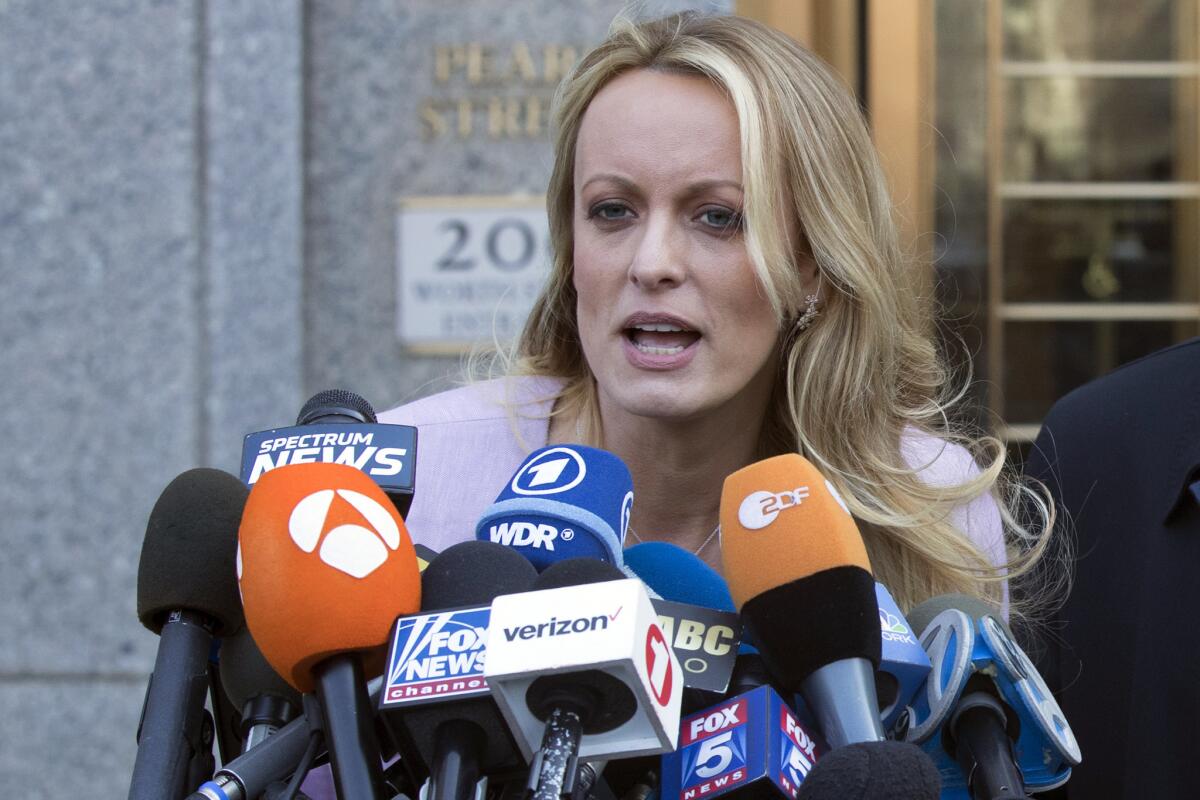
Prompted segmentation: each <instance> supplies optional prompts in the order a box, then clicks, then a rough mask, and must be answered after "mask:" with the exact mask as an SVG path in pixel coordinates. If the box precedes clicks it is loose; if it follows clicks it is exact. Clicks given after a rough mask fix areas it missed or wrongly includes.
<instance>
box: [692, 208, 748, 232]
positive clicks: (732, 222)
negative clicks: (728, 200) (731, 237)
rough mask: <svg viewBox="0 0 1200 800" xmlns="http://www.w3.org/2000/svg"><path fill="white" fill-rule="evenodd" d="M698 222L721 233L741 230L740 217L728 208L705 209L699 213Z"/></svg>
mask: <svg viewBox="0 0 1200 800" xmlns="http://www.w3.org/2000/svg"><path fill="white" fill-rule="evenodd" d="M700 221H701V222H703V223H704V224H705V225H707V226H709V227H710V228H717V229H719V230H721V231H722V232H726V231H728V232H733V231H739V230H741V229H742V215H741V214H740V213H738V212H737V211H733V210H731V209H728V208H706V209H705V210H704V211H702V212H701V213H700Z"/></svg>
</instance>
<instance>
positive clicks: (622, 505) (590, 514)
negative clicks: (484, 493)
mask: <svg viewBox="0 0 1200 800" xmlns="http://www.w3.org/2000/svg"><path fill="white" fill-rule="evenodd" d="M632 508H633V476H632V475H630V474H629V468H628V467H626V466H625V463H624V462H623V461H621V459H619V458H617V457H616V456H615V455H613V454H612V453H609V452H607V451H606V450H598V449H597V448H594V447H585V446H584V445H578V444H572V445H551V446H549V447H543V448H541V449H540V450H535V451H533V452H532V453H530V454H529V457H528V458H526V459H525V461H524V463H522V464H521V467H520V468H519V469H518V470H517V472H516V474H515V475H513V477H512V479H511V480H510V481H509V482H508V483H507V484H505V486H504V488H503V489H501V491H500V494H499V495H498V496H497V497H496V502H494V503H493V504H492V505H491V506H490V507H489V508H488V509H487V510H486V511H484V512H483V516H482V517H480V519H479V523H478V524H477V525H476V526H475V538H476V539H479V540H480V541H485V542H496V543H498V544H502V545H504V546H505V547H511V548H512V549H514V550H516V551H517V552H519V553H520V554H521V555H523V556H525V557H526V558H527V559H529V561H530V563H532V564H533V565H534V566H535V567H536V568H537V569H538V570H539V571H541V570H543V569H545V568H546V567H548V566H550V565H551V564H553V563H555V562H557V561H562V560H564V559H567V558H596V559H600V560H601V561H606V562H608V563H610V564H614V565H616V566H618V567H619V566H621V564H622V563H624V562H623V561H622V558H621V545H622V543H623V542H624V541H625V530H626V529H627V528H628V526H629V514H630V511H631V509H632Z"/></svg>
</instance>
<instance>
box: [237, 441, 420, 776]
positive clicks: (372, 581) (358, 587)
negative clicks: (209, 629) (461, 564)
mask: <svg viewBox="0 0 1200 800" xmlns="http://www.w3.org/2000/svg"><path fill="white" fill-rule="evenodd" d="M238 538H239V543H238V576H239V581H240V586H241V590H242V602H243V606H244V609H245V614H246V624H247V627H248V628H249V629H250V633H251V635H253V636H254V640H255V642H257V643H258V645H259V648H260V649H261V650H262V654H263V656H264V657H265V658H266V659H267V662H268V663H270V664H271V666H272V667H273V668H274V669H275V671H276V672H278V673H279V674H280V675H281V676H283V677H284V678H285V679H286V680H287V681H288V682H289V683H291V684H292V685H293V686H294V687H296V688H297V689H298V690H300V691H302V692H310V691H313V690H314V689H315V690H316V693H317V697H318V698H319V699H320V701H321V706H322V710H323V712H324V716H325V733H326V739H327V741H328V743H329V750H330V756H331V761H332V764H333V774H334V782H335V785H336V787H337V789H338V794H339V796H342V797H356V798H358V797H362V798H374V797H380V796H382V791H383V789H382V785H383V777H382V770H381V765H380V757H379V744H378V742H377V741H376V739H375V733H374V728H373V719H374V713H373V709H372V708H370V706H369V705H368V701H367V696H366V692H365V689H364V685H365V682H364V680H363V677H364V673H366V674H368V675H372V676H373V675H377V674H379V672H381V671H382V669H383V660H384V655H385V653H384V648H385V647H386V646H387V640H388V632H389V630H390V629H391V626H392V623H393V622H394V621H395V619H396V617H398V616H401V615H405V614H411V613H413V612H415V611H417V610H418V609H419V608H420V601H421V578H420V573H419V572H418V569H417V558H416V553H415V551H414V549H413V544H412V541H411V539H410V538H409V535H408V531H407V530H406V529H405V526H404V522H403V520H401V519H400V515H399V513H398V512H397V511H396V508H395V507H394V506H393V505H392V503H391V501H390V500H389V499H388V497H387V496H386V495H385V494H384V493H383V490H382V489H380V488H379V486H378V485H376V484H375V482H374V481H372V480H371V479H370V478H369V477H367V475H365V474H364V473H362V472H361V471H359V470H357V469H355V468H353V467H349V466H345V465H341V464H296V465H289V466H286V467H279V468H277V469H274V470H271V471H270V472H267V473H266V474H264V475H263V476H262V477H261V478H259V480H258V482H257V483H256V484H255V485H254V488H253V489H252V490H251V491H250V497H249V498H248V500H247V502H246V511H245V514H244V516H243V518H242V525H241V528H240V529H239V537H238Z"/></svg>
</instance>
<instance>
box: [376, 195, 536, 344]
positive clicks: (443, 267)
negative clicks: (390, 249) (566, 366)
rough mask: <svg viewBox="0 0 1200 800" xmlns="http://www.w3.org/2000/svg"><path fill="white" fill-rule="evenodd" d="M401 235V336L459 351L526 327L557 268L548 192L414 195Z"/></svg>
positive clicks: (400, 216) (403, 207)
mask: <svg viewBox="0 0 1200 800" xmlns="http://www.w3.org/2000/svg"><path fill="white" fill-rule="evenodd" d="M396 236H397V243H396V287H397V293H398V297H397V319H396V334H397V336H398V337H399V339H400V342H401V343H402V344H404V345H405V346H407V347H409V348H410V349H412V350H417V351H428V352H454V351H462V350H466V349H468V348H470V346H471V345H472V344H474V343H476V342H481V341H483V342H490V341H492V339H493V337H494V338H496V339H498V340H500V341H501V342H505V341H508V340H511V339H513V338H515V337H516V336H518V335H519V334H520V332H521V329H522V327H523V326H524V324H525V318H526V317H527V316H528V315H529V310H530V308H531V307H532V306H533V301H534V299H536V297H537V296H538V293H539V292H540V291H541V289H542V285H543V284H544V283H545V280H546V275H547V274H548V273H549V268H550V255H549V228H548V225H547V222H546V206H545V199H544V198H541V197H529V196H516V197H416V198H408V199H405V200H403V201H401V203H400V208H399V211H398V213H397V221H396Z"/></svg>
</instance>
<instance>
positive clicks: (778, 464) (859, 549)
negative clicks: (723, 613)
mask: <svg viewBox="0 0 1200 800" xmlns="http://www.w3.org/2000/svg"><path fill="white" fill-rule="evenodd" d="M721 558H722V559H723V561H724V566H725V579H726V581H727V582H728V583H729V591H730V593H731V594H732V595H733V602H734V604H735V605H736V606H737V608H738V609H739V610H741V608H742V606H744V605H745V604H746V602H747V601H748V600H751V599H752V598H754V597H757V596H758V595H760V594H762V593H763V592H765V591H768V590H770V589H773V588H775V587H777V586H783V585H785V584H787V583H790V582H791V581H794V580H797V579H798V578H805V577H808V576H810V575H814V574H816V573H818V572H821V571H823V570H828V569H832V568H834V567H845V566H855V567H861V568H862V569H864V570H866V571H867V572H868V573H869V572H870V571H871V562H870V560H869V559H868V558H867V549H866V547H865V546H864V545H863V541H862V535H861V534H860V533H859V532H858V525H856V524H855V522H854V518H853V517H851V516H850V512H849V510H848V509H847V508H846V504H845V501H843V500H842V498H841V496H840V495H839V494H838V492H837V490H836V489H834V487H833V484H831V483H830V482H829V481H827V480H826V479H825V476H823V475H822V474H821V473H820V472H818V471H817V468H816V467H814V466H813V465H812V463H811V462H809V461H808V459H806V458H804V457H803V456H800V455H798V454H796V453H789V454H787V455H782V456H776V457H774V458H768V459H765V460H763V461H758V462H756V463H754V464H751V465H750V466H748V467H744V468H742V469H740V470H738V471H737V472H735V473H733V474H732V475H730V476H729V477H728V478H726V479H725V487H724V489H723V490H722V491H721Z"/></svg>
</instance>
